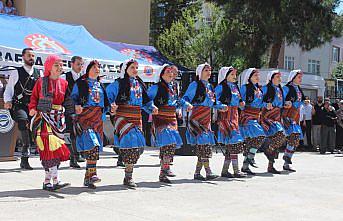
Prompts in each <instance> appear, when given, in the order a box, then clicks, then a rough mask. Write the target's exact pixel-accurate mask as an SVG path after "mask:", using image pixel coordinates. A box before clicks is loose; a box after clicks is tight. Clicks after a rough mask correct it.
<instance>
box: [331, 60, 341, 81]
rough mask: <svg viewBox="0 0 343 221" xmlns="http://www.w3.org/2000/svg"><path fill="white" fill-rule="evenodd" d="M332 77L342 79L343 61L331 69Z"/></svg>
mask: <svg viewBox="0 0 343 221" xmlns="http://www.w3.org/2000/svg"><path fill="white" fill-rule="evenodd" d="M332 77H333V78H334V79H343V62H340V63H339V64H338V65H337V66H336V67H335V69H334V70H333V71H332Z"/></svg>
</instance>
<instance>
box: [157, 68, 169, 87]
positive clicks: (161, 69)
mask: <svg viewBox="0 0 343 221" xmlns="http://www.w3.org/2000/svg"><path fill="white" fill-rule="evenodd" d="M167 66H169V64H164V65H162V66H161V68H160V69H159V70H158V72H157V75H156V77H155V82H156V83H157V82H159V81H160V79H161V74H162V71H163V69H164V68H165V67H167Z"/></svg>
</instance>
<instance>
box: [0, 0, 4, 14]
mask: <svg viewBox="0 0 343 221" xmlns="http://www.w3.org/2000/svg"><path fill="white" fill-rule="evenodd" d="M3 13H5V10H4V3H3V2H2V1H0V14H3Z"/></svg>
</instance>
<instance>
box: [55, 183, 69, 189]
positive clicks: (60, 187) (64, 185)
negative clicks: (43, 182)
mask: <svg viewBox="0 0 343 221" xmlns="http://www.w3.org/2000/svg"><path fill="white" fill-rule="evenodd" d="M68 186H70V183H62V182H58V183H57V184H54V185H53V188H54V190H59V189H62V188H66V187H68Z"/></svg>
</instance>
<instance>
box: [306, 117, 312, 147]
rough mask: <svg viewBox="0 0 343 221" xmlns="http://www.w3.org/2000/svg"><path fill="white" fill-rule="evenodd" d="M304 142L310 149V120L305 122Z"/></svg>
mask: <svg viewBox="0 0 343 221" xmlns="http://www.w3.org/2000/svg"><path fill="white" fill-rule="evenodd" d="M305 123H306V128H305V132H306V140H307V146H308V147H310V148H312V120H306V121H305Z"/></svg>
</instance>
